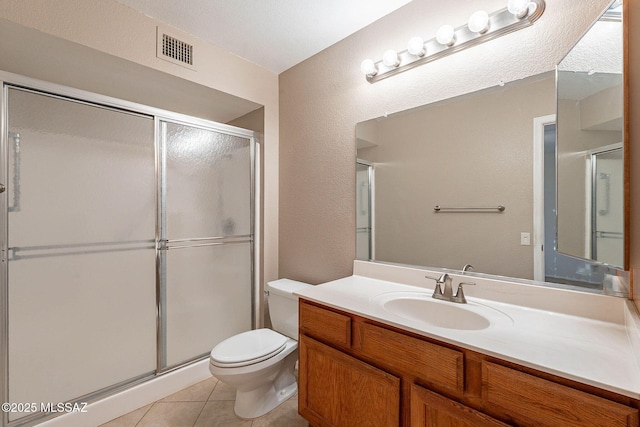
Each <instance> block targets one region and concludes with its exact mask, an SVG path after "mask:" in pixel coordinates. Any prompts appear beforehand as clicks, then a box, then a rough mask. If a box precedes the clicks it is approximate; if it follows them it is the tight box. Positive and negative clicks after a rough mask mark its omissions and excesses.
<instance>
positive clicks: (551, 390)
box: [482, 361, 638, 427]
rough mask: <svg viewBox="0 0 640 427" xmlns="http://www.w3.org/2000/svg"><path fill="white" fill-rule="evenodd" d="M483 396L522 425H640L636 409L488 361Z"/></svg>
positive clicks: (484, 364) (483, 375) (490, 405)
mask: <svg viewBox="0 0 640 427" xmlns="http://www.w3.org/2000/svg"><path fill="white" fill-rule="evenodd" d="M482 397H483V399H484V400H485V401H486V403H487V405H488V407H490V408H491V409H492V410H496V411H498V412H500V413H503V414H506V415H505V417H508V418H509V419H510V421H512V422H514V423H515V424H517V425H519V426H534V425H535V426H553V427H556V426H563V427H570V426H607V427H614V426H621V427H622V426H634V427H637V426H638V410H637V409H634V408H631V407H628V406H625V405H621V404H619V403H616V402H612V401H610V400H606V399H603V398H600V397H597V396H593V395H591V394H588V393H584V392H582V391H579V390H575V389H572V388H570V387H566V386H563V385H560V384H556V383H554V382H551V381H547V380H544V379H542V378H537V377H534V376H532V375H529V374H526V373H524V372H520V371H516V370H514V369H510V368H507V367H505V366H501V365H498V364H495V363H491V362H487V361H483V363H482ZM507 414H508V415H507Z"/></svg>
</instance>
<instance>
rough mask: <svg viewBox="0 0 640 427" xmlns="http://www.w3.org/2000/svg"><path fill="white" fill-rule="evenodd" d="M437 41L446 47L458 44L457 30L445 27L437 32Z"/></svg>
mask: <svg viewBox="0 0 640 427" xmlns="http://www.w3.org/2000/svg"><path fill="white" fill-rule="evenodd" d="M436 41H437V42H438V43H440V44H442V45H445V46H451V45H453V44H454V43H455V42H456V30H455V29H454V28H453V27H452V26H451V25H443V26H442V27H440V28H438V31H436Z"/></svg>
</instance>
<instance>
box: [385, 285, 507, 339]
mask: <svg viewBox="0 0 640 427" xmlns="http://www.w3.org/2000/svg"><path fill="white" fill-rule="evenodd" d="M373 302H374V303H377V304H379V305H381V306H382V308H383V309H384V310H385V311H387V312H388V313H391V314H394V315H396V316H399V317H402V318H404V319H407V320H412V321H417V322H421V323H427V324H429V325H431V326H435V327H438V328H445V329H460V330H467V331H475V330H482V329H487V328H489V327H494V326H508V325H513V320H512V319H511V317H509V316H508V315H506V314H505V313H503V312H501V311H499V310H496V309H494V308H492V307H489V306H486V305H484V304H479V303H477V302H473V301H469V302H467V303H466V304H458V303H453V302H449V301H441V300H437V299H434V298H432V297H431V295H430V294H427V293H425V292H392V293H388V294H382V295H378V296H377V297H376V298H374V300H373Z"/></svg>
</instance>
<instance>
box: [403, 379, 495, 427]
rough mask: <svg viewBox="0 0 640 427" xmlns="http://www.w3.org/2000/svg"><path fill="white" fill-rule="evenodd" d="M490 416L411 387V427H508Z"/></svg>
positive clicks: (413, 385)
mask: <svg viewBox="0 0 640 427" xmlns="http://www.w3.org/2000/svg"><path fill="white" fill-rule="evenodd" d="M506 426H508V424H504V423H502V422H500V421H498V420H496V419H494V418H491V417H490V416H488V415H486V414H483V413H482V412H478V411H476V410H475V409H471V408H469V407H467V406H464V405H463V404H461V403H458V402H456V401H454V400H451V399H447V398H446V397H444V396H441V395H439V394H437V393H434V392H432V391H429V390H427V389H426V388H423V387H420V386H418V385H415V384H412V385H411V427H506Z"/></svg>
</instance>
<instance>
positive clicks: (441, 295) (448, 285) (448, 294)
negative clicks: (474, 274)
mask: <svg viewBox="0 0 640 427" xmlns="http://www.w3.org/2000/svg"><path fill="white" fill-rule="evenodd" d="M424 277H425V278H427V279H431V280H435V281H436V288H435V289H434V291H433V295H432V298H435V299H439V300H443V301H450V302H456V303H459V304H466V303H467V299H466V298H465V297H464V291H463V290H462V285H475V283H470V282H461V283H460V284H458V289H457V290H456V294H455V295H453V287H452V282H453V280H452V279H451V276H449V275H448V274H447V273H444V274H443V275H441V276H440V277H438V278H436V277H431V276H424ZM440 285H444V290H442V287H441V286H440Z"/></svg>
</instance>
